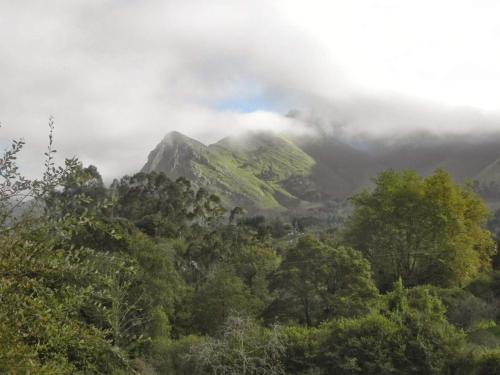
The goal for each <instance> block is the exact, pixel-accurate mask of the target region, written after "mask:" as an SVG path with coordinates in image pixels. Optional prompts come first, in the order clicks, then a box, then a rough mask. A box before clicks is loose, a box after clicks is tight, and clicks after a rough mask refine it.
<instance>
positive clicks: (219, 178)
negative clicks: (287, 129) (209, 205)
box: [194, 134, 314, 209]
mask: <svg viewBox="0 0 500 375" xmlns="http://www.w3.org/2000/svg"><path fill="white" fill-rule="evenodd" d="M209 149H210V165H202V164H196V165H195V166H194V168H195V169H196V170H197V172H198V173H200V174H201V175H202V176H204V177H206V178H207V179H208V180H210V181H211V183H212V188H213V189H214V190H215V191H221V192H224V193H223V194H221V196H222V197H224V195H226V196H227V195H228V194H227V192H231V193H232V194H233V195H234V194H235V195H239V196H243V197H245V199H249V200H251V201H253V202H254V203H255V205H256V206H257V207H258V208H259V209H277V208H282V205H281V204H280V203H279V201H278V200H277V196H281V199H283V198H285V199H290V200H294V199H296V198H295V197H293V196H292V195H290V193H288V192H287V191H286V190H285V189H283V188H282V187H281V186H280V183H281V182H282V181H283V180H285V179H287V178H288V177H290V176H292V175H308V174H309V173H310V171H311V169H312V167H313V166H314V160H313V159H312V158H311V157H310V156H309V155H307V154H306V153H304V152H303V151H302V150H300V149H299V148H298V147H297V146H296V145H294V144H293V143H292V142H290V141H289V140H287V139H285V138H282V137H277V136H272V135H269V134H266V135H253V136H250V138H246V139H245V141H243V140H239V139H224V140H223V141H221V142H219V143H217V144H214V145H212V146H209ZM228 200H231V197H230V196H229V197H228Z"/></svg>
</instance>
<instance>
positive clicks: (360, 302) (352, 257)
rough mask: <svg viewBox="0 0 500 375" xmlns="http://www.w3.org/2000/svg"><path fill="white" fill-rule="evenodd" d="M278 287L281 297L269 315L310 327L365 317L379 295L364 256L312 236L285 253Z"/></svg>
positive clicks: (280, 268)
mask: <svg viewBox="0 0 500 375" xmlns="http://www.w3.org/2000/svg"><path fill="white" fill-rule="evenodd" d="M274 287H275V289H276V292H277V293H278V297H277V300H276V302H275V304H274V306H271V308H270V311H269V312H268V313H269V314H271V315H273V314H277V315H278V316H280V317H282V318H285V319H288V320H292V321H296V322H298V323H301V324H305V325H307V326H313V325H318V324H319V323H321V322H322V321H324V320H326V319H329V318H331V317H335V316H337V317H338V316H355V315H359V314H362V313H365V312H367V311H368V310H369V308H370V305H371V304H372V303H373V301H374V299H375V297H376V296H377V293H378V292H377V289H376V287H375V285H374V283H373V280H372V278H371V270H370V264H369V263H368V261H367V260H365V259H364V258H363V256H362V255H361V253H359V252H358V251H355V250H353V249H350V248H346V247H338V248H335V247H332V246H330V245H328V244H325V243H322V242H320V241H318V240H317V239H316V238H315V237H314V236H312V235H305V236H303V237H301V238H300V239H299V241H298V243H297V244H296V245H295V246H293V247H291V248H289V249H288V250H287V251H286V252H285V254H284V256H283V261H282V262H281V265H280V267H279V268H278V270H277V272H276V274H275V280H274ZM273 310H274V311H273Z"/></svg>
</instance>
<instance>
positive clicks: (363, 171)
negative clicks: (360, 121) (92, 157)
mask: <svg viewBox="0 0 500 375" xmlns="http://www.w3.org/2000/svg"><path fill="white" fill-rule="evenodd" d="M437 168H444V169H446V170H448V171H449V172H450V173H451V174H452V175H453V176H454V178H455V179H456V180H457V181H458V182H465V181H468V180H469V181H476V188H477V190H478V192H479V193H481V194H482V195H483V196H484V197H485V198H486V199H487V200H488V202H489V204H490V205H491V206H493V207H496V206H497V205H498V204H497V203H498V202H500V137H492V138H485V139H482V140H475V141H472V140H470V139H466V138H465V137H456V138H443V137H432V136H428V135H423V136H419V137H416V138H415V137H408V138H405V139H401V140H399V141H397V142H391V143H390V144H389V143H387V142H382V141H376V140H364V141H363V143H362V145H361V146H360V145H359V143H358V144H357V146H356V147H355V146H352V145H350V144H348V143H347V142H343V141H341V140H339V139H337V138H335V137H333V136H331V135H328V134H327V133H322V134H320V135H317V134H316V135H310V136H301V137H285V136H282V135H277V134H274V133H266V132H259V133H249V134H247V135H245V136H240V137H230V138H224V139H222V140H220V141H219V142H217V143H214V144H211V145H208V146H207V145H204V144H203V143H201V142H199V141H197V140H195V139H192V138H189V137H187V136H185V135H183V134H181V133H179V132H171V133H169V134H167V135H166V136H165V138H164V139H163V140H162V141H161V142H160V143H159V144H158V145H157V146H156V148H155V149H154V150H153V151H151V153H150V154H149V156H148V160H147V163H146V164H145V165H144V167H143V168H142V171H144V172H151V171H158V172H164V173H165V174H166V175H167V176H169V177H170V178H173V179H175V178H178V177H181V176H182V177H186V178H188V179H189V180H191V181H192V182H193V183H194V184H196V185H197V186H200V187H205V188H207V189H208V190H210V191H212V192H214V193H216V194H218V195H219V196H220V197H221V198H222V200H223V202H224V203H225V204H226V206H228V207H231V206H241V207H244V208H246V209H247V210H249V211H251V212H261V211H269V210H273V211H274V210H281V211H284V210H293V211H300V212H306V211H311V210H318V209H321V207H324V206H325V204H327V203H328V202H332V201H334V200H344V199H346V198H348V197H349V196H350V195H352V194H353V193H355V192H356V191H359V190H360V189H362V188H365V187H368V186H370V181H371V178H372V177H374V176H376V175H377V174H378V173H379V172H380V171H382V170H386V169H396V170H400V169H414V170H416V171H417V172H419V173H422V174H429V173H432V172H433V171H434V170H436V169H437Z"/></svg>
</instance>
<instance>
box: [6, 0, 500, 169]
mask: <svg viewBox="0 0 500 375" xmlns="http://www.w3.org/2000/svg"><path fill="white" fill-rule="evenodd" d="M499 20H500V2H499V1H496V0H419V1H402V0H342V1H340V0H324V1H316V0H297V1H295V0H252V1H246V0H241V1H238V0H205V1H203V0H163V1H160V0H43V1H42V0H31V1H29V0H1V1H0V121H1V122H2V125H3V127H2V129H1V130H0V145H1V146H5V145H6V144H7V143H8V140H9V139H11V138H13V137H24V138H25V139H26V141H27V142H28V147H27V150H26V153H25V157H24V158H23V165H24V166H25V168H26V170H27V171H28V173H31V171H34V170H36V169H37V168H39V166H40V165H41V161H40V157H39V155H40V154H41V153H43V147H44V145H45V140H46V135H47V128H46V124H47V119H48V117H49V115H53V116H54V117H55V120H56V143H57V146H58V147H57V148H58V150H59V154H60V155H61V156H72V155H77V156H78V157H80V158H81V159H82V160H83V161H84V162H85V163H93V164H95V165H97V166H98V168H99V169H100V170H101V172H102V173H103V174H104V175H105V176H106V177H107V178H111V177H115V176H119V175H121V174H123V173H129V172H133V171H135V170H137V169H139V168H140V167H141V166H142V165H143V164H144V162H145V160H146V157H147V153H148V152H149V151H150V150H151V149H152V148H153V147H154V146H155V144H156V143H158V142H159V141H160V139H161V138H162V137H163V136H164V134H165V133H167V132H168V131H170V130H178V131H181V132H184V133H186V134H188V135H191V136H195V137H197V138H198V139H200V140H202V141H204V142H212V141H215V140H217V139H218V138H219V137H221V136H224V135H227V134H234V133H238V132H241V131H243V130H245V129H260V128H271V129H276V130H283V129H295V128H298V127H299V124H296V123H291V120H289V119H286V118H284V117H283V116H282V115H283V114H284V113H286V112H287V111H288V110H289V109H292V108H298V109H301V110H303V111H306V112H307V111H311V112H313V113H316V114H318V116H323V117H324V118H326V119H328V121H331V122H332V123H334V124H335V125H337V126H341V128H342V129H343V131H344V132H347V133H351V134H358V133H368V134H375V135H380V134H392V133H393V132H398V133H399V134H400V133H408V132H412V131H415V130H421V129H433V130H437V131H452V132H458V133H463V132H468V131H474V132H478V131H491V130H500V121H499V117H498V113H500V48H499V46H500V21H499ZM328 121H327V122H328Z"/></svg>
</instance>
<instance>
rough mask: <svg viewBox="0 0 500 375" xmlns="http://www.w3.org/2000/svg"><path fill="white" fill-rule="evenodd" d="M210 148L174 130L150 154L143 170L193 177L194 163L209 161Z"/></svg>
mask: <svg viewBox="0 0 500 375" xmlns="http://www.w3.org/2000/svg"><path fill="white" fill-rule="evenodd" d="M208 153H209V150H208V147H207V146H205V145H204V144H203V143H201V142H198V141H197V140H195V139H192V138H189V137H188V136H186V135H184V134H182V133H179V132H177V131H173V132H170V133H168V134H167V135H165V137H164V138H163V139H162V141H161V142H160V143H159V144H158V145H157V146H156V147H155V149H154V150H153V151H151V153H150V154H149V156H148V161H147V163H146V165H144V167H143V168H142V171H143V172H151V171H157V172H164V173H165V174H167V175H168V176H170V177H172V178H177V177H181V176H183V177H188V178H189V177H192V176H193V172H194V171H193V170H192V163H193V162H197V163H202V164H203V163H207V162H208V159H207V156H208Z"/></svg>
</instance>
